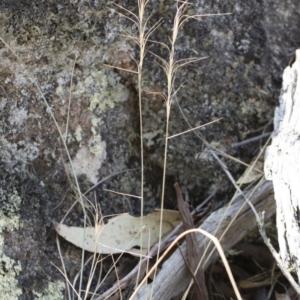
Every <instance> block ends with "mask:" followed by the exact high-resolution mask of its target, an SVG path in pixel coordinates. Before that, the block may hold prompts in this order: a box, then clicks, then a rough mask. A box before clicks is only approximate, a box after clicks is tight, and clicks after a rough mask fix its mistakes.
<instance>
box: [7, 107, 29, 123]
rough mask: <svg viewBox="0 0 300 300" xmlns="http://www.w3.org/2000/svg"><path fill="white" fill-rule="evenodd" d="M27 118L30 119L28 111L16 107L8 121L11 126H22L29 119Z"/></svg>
mask: <svg viewBox="0 0 300 300" xmlns="http://www.w3.org/2000/svg"><path fill="white" fill-rule="evenodd" d="M27 117H28V111H27V110H26V109H25V108H24V107H21V108H17V107H14V108H13V111H12V112H11V114H10V116H9V118H8V120H9V123H10V124H11V125H17V126H20V125H22V124H23V122H24V120H26V119H27Z"/></svg>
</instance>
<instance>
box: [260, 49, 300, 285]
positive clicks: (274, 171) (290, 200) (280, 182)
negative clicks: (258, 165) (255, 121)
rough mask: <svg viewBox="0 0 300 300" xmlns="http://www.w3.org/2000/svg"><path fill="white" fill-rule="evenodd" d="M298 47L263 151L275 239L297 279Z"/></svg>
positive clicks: (299, 200)
mask: <svg viewBox="0 0 300 300" xmlns="http://www.w3.org/2000/svg"><path fill="white" fill-rule="evenodd" d="M299 137H300V49H299V50H297V51H296V56H295V62H294V63H293V65H292V66H288V67H287V68H286V69H285V70H284V73H283V83H282V89H281V94H280V97H279V107H277V108H276V110H275V115H274V131H273V135H272V144H271V145H270V146H269V147H267V150H266V154H265V167H264V171H265V177H266V179H268V180H272V182H273V186H274V194H275V200H276V206H277V210H276V214H277V218H276V221H277V230H278V242H279V247H280V256H281V259H282V260H283V263H284V267H285V269H286V270H287V269H289V268H290V267H294V268H295V269H296V272H297V275H298V282H299V280H300V226H299V221H300V213H299V212H300V189H299V183H300V139H299Z"/></svg>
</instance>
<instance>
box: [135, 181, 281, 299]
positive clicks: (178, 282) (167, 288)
mask: <svg viewBox="0 0 300 300" xmlns="http://www.w3.org/2000/svg"><path fill="white" fill-rule="evenodd" d="M251 192H253V190H252V191H249V192H248V193H247V194H246V196H250V195H251V196H250V199H249V201H251V203H252V204H253V206H254V207H255V209H256V210H257V212H258V213H261V212H263V211H264V215H265V218H269V217H271V216H272V215H274V213H275V210H276V205H275V201H274V195H273V186H272V183H271V182H267V181H265V180H263V181H262V182H261V183H260V184H259V186H258V187H257V188H256V190H255V191H254V192H253V194H251ZM233 218H235V220H234V221H233V222H232V220H233ZM231 222H232V224H230V223H231ZM229 225H230V226H229ZM227 227H229V228H227ZM256 227H257V221H256V217H255V216H254V214H253V212H252V210H251V209H250V207H249V206H248V204H247V203H246V201H245V199H244V197H243V196H242V195H241V196H238V197H237V198H236V199H235V200H234V202H233V204H232V205H231V206H230V207H223V208H221V209H219V210H217V211H215V212H213V213H212V214H211V215H210V216H209V217H208V218H207V219H206V220H205V221H204V223H203V224H202V225H201V226H200V228H201V229H203V230H205V231H207V232H208V233H211V234H213V235H214V236H215V237H217V238H220V237H221V236H222V234H223V233H224V232H225V230H227V231H226V233H225V235H224V236H223V238H222V239H221V240H220V243H221V246H222V248H223V250H224V251H226V250H228V249H230V248H231V247H232V246H234V245H235V244H236V243H237V242H239V241H240V240H241V239H242V238H244V237H245V236H246V235H247V234H248V233H249V232H250V231H251V230H253V229H254V228H256ZM197 246H198V248H199V251H200V252H201V253H202V254H203V255H205V258H204V261H205V264H204V266H203V268H204V270H205V269H206V268H207V267H208V266H209V265H210V264H211V263H212V262H213V261H214V260H215V259H216V258H217V257H218V252H217V251H216V250H214V247H213V245H212V244H211V243H209V240H208V239H207V238H206V237H204V236H203V235H201V234H197ZM211 251H213V252H212V254H211V255H210V256H209V254H210V253H211ZM181 252H183V253H185V252H186V243H183V244H182V246H181V251H179V249H177V250H176V251H175V252H174V253H173V254H172V255H171V256H170V257H169V258H168V260H167V261H165V262H164V264H163V265H162V268H161V270H160V271H159V272H158V274H157V276H156V279H155V280H154V282H153V283H150V284H145V285H143V286H142V288H141V289H140V290H139V291H138V293H137V295H136V296H135V297H134V300H146V299H152V300H160V299H171V298H172V297H175V296H176V295H178V294H179V293H181V292H182V291H184V290H185V289H186V288H187V286H188V284H189V282H190V276H189V270H188V268H187V266H186V264H185V262H184V260H183V259H182V255H181ZM150 295H151V298H150Z"/></svg>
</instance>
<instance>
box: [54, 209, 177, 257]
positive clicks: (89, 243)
mask: <svg viewBox="0 0 300 300" xmlns="http://www.w3.org/2000/svg"><path fill="white" fill-rule="evenodd" d="M160 217H161V211H160V210H159V209H157V210H155V211H153V212H152V213H151V214H148V215H147V216H144V217H143V219H142V226H141V218H140V217H133V216H131V215H129V214H127V213H126V214H121V215H118V216H116V217H113V218H111V219H109V220H108V223H107V224H98V225H97V226H96V227H86V228H85V229H84V228H82V227H72V226H67V225H64V224H61V223H56V222H53V224H54V227H55V230H56V231H57V233H58V234H59V235H60V236H62V237H63V238H65V239H66V240H67V241H69V242H70V243H72V244H74V245H76V246H77V247H80V248H82V249H84V250H86V251H89V252H97V253H103V254H114V253H123V252H124V251H127V252H128V253H140V250H137V249H132V248H133V247H137V246H138V247H141V248H142V250H145V251H147V250H148V249H149V247H151V246H152V245H153V244H155V243H156V242H157V241H158V239H159V226H160ZM179 222H180V215H179V212H178V211H173V210H163V222H162V236H164V235H166V234H168V233H169V232H171V230H172V229H173V228H174V227H175V226H176V225H177V224H179ZM141 233H142V235H143V238H142V241H141V238H140V235H141Z"/></svg>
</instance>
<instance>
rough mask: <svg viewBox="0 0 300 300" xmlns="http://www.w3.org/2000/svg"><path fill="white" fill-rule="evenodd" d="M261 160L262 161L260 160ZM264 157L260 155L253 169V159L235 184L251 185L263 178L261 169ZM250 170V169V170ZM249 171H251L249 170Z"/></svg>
mask: <svg viewBox="0 0 300 300" xmlns="http://www.w3.org/2000/svg"><path fill="white" fill-rule="evenodd" d="M261 158H262V159H261ZM263 158H264V156H263V155H261V156H260V158H259V160H258V161H257V162H256V163H255V166H254V167H253V166H252V164H253V163H254V162H255V159H256V158H254V159H253V160H252V162H251V163H250V164H249V166H248V167H247V169H246V170H245V172H244V173H243V175H242V176H241V177H240V178H239V179H238V181H237V182H236V183H237V184H246V183H251V182H253V181H255V180H257V179H259V178H261V177H262V176H263V174H264V173H263V169H264V162H263ZM251 168H252V169H251ZM250 169H251V170H250Z"/></svg>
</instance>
